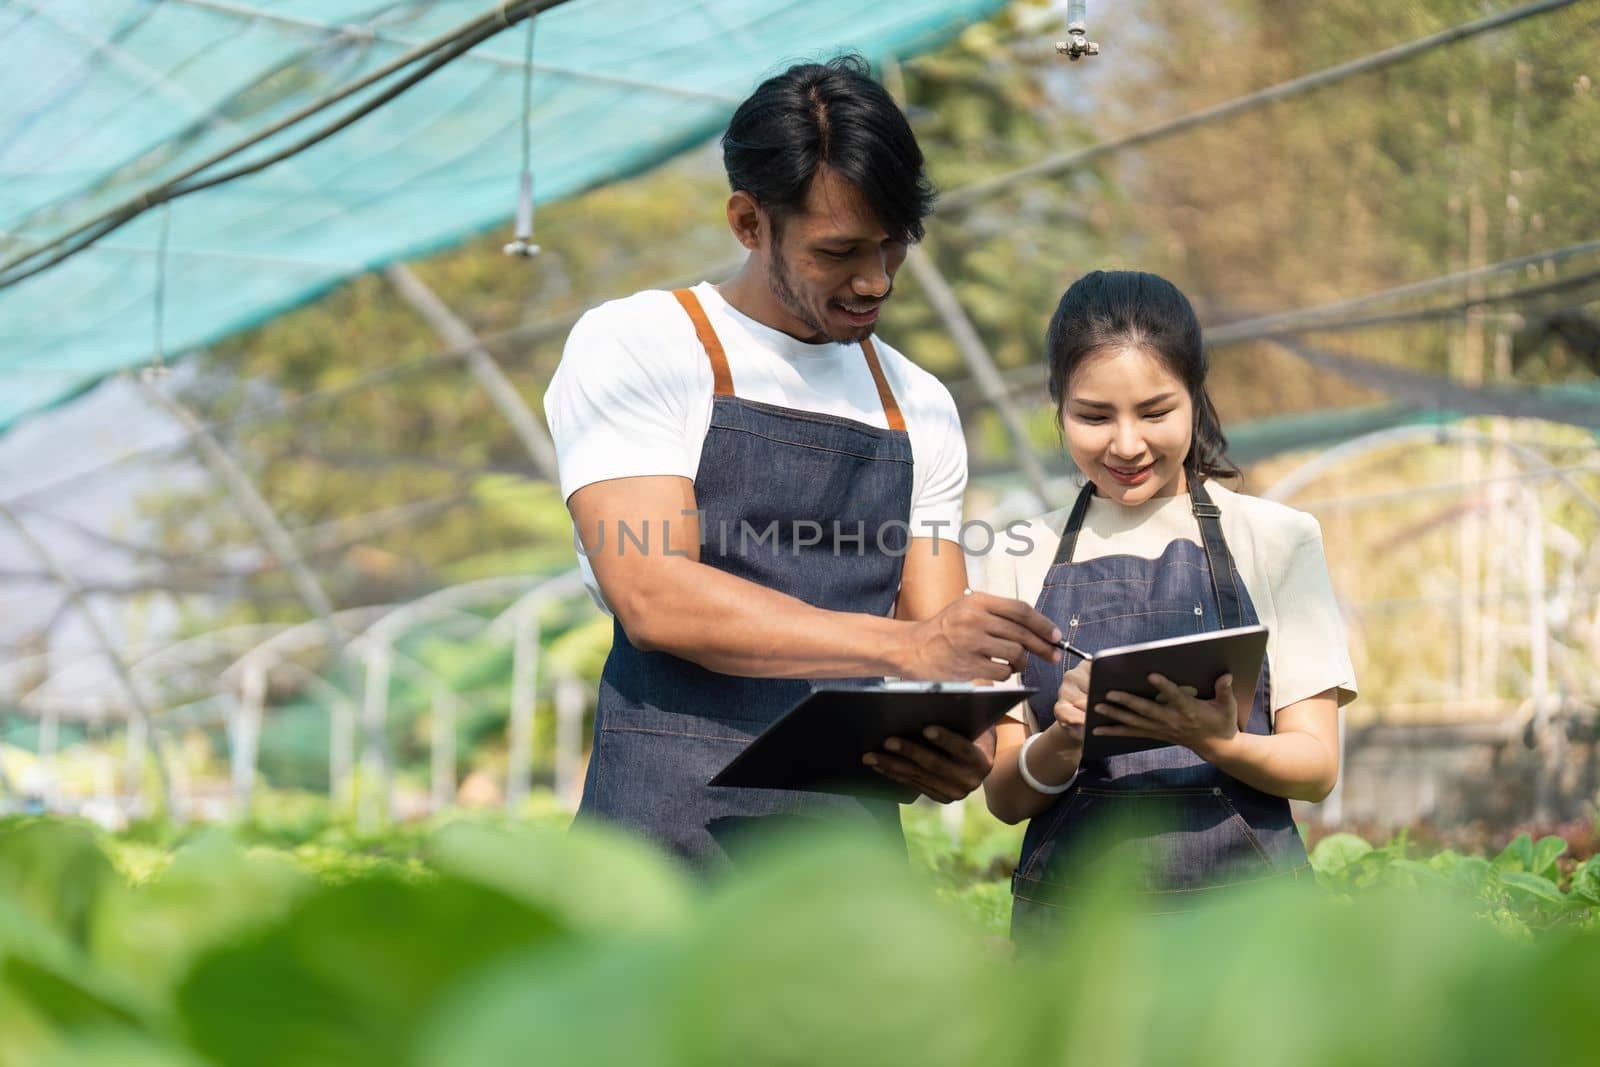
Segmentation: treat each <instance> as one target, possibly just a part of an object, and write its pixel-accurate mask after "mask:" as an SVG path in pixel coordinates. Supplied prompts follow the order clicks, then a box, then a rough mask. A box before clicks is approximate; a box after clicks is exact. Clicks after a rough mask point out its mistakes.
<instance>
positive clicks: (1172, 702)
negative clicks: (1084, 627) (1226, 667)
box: [1094, 674, 1239, 756]
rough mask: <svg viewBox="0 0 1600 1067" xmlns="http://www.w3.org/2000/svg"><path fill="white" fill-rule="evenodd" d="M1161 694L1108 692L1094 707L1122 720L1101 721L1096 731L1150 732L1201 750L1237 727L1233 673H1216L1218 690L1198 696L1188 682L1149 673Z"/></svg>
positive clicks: (1114, 733)
mask: <svg viewBox="0 0 1600 1067" xmlns="http://www.w3.org/2000/svg"><path fill="white" fill-rule="evenodd" d="M1149 678H1150V684H1151V685H1153V686H1155V688H1156V691H1157V693H1159V694H1160V696H1159V697H1158V699H1156V700H1146V699H1144V698H1143V697H1136V696H1134V695H1133V694H1132V693H1122V692H1118V691H1116V690H1113V691H1112V692H1109V693H1107V694H1106V703H1104V704H1097V705H1095V710H1096V711H1098V712H1099V713H1100V714H1101V715H1104V716H1105V717H1106V718H1108V719H1114V720H1116V721H1117V722H1119V723H1121V724H1122V725H1120V726H1100V727H1096V728H1095V731H1094V732H1095V734H1096V735H1097V736H1100V737H1149V738H1154V739H1155V740H1157V741H1166V742H1168V743H1169V744H1174V745H1183V746H1184V747H1185V748H1189V749H1193V750H1194V751H1195V752H1196V753H1198V754H1200V755H1202V756H1204V755H1205V754H1206V750H1207V749H1209V748H1211V747H1213V746H1215V745H1218V744H1222V743H1226V742H1228V741H1230V740H1232V739H1233V736H1234V735H1235V734H1237V733H1238V732H1239V704H1238V701H1237V700H1236V699H1235V698H1234V695H1233V676H1232V675H1228V674H1224V675H1223V676H1222V677H1221V678H1218V679H1217V695H1216V696H1215V697H1213V698H1212V699H1210V700H1201V699H1200V698H1199V697H1197V696H1195V691H1194V690H1193V689H1191V688H1189V687H1187V686H1183V687H1180V686H1177V685H1175V684H1173V683H1172V682H1170V681H1168V680H1167V679H1166V678H1164V677H1163V676H1161V675H1159V674H1152V675H1150V676H1149Z"/></svg>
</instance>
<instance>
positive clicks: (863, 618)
mask: <svg viewBox="0 0 1600 1067" xmlns="http://www.w3.org/2000/svg"><path fill="white" fill-rule="evenodd" d="M657 563H658V566H657V567H656V569H655V571H656V573H655V574H654V575H653V576H652V580H651V581H650V582H649V584H648V585H646V586H643V587H641V588H634V589H630V590H618V591H616V592H617V595H616V596H613V595H612V593H613V591H612V590H606V591H605V592H606V598H607V600H608V601H609V602H610V603H611V604H612V606H613V608H614V610H616V612H617V617H618V618H619V619H620V620H621V621H622V627H623V629H624V630H625V631H626V632H627V634H628V639H629V640H630V641H632V642H633V643H634V644H635V645H637V646H638V647H640V648H642V649H645V650H648V651H658V652H668V653H671V654H672V655H674V656H678V657H680V658H682V659H686V660H688V661H690V662H691V663H696V664H699V665H700V666H702V667H705V668H706V669H707V670H713V671H718V672H720V673H722V674H732V675H741V676H746V677H768V678H830V677H832V678H850V677H864V676H873V675H900V674H902V673H904V670H905V667H906V662H905V659H906V657H905V648H906V641H907V636H908V633H909V631H910V630H911V628H912V626H913V625H914V624H913V623H910V622H901V621H896V620H894V619H890V618H884V617H880V616H877V615H868V614H865V613H860V612H844V611H828V610H826V609H823V608H818V607H814V606H812V605H810V604H807V603H806V602H805V601H803V600H800V599H799V598H797V597H792V596H789V595H788V594H786V593H780V592H778V591H777V590H774V589H769V588H767V587H766V586H763V585H758V584H757V583H755V582H751V581H748V580H746V579H743V578H740V577H737V576H736V575H732V574H729V573H727V572H726V571H723V570H719V569H717V568H715V567H712V566H709V565H707V564H704V563H699V562H696V561H694V560H691V559H673V560H661V561H657Z"/></svg>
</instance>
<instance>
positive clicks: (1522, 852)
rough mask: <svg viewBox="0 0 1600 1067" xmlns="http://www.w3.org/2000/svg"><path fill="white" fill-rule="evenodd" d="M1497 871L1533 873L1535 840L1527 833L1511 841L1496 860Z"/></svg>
mask: <svg viewBox="0 0 1600 1067" xmlns="http://www.w3.org/2000/svg"><path fill="white" fill-rule="evenodd" d="M1494 865H1495V867H1496V869H1498V870H1502V871H1532V870H1534V866H1533V838H1532V837H1531V836H1529V835H1528V834H1527V833H1520V834H1518V835H1517V836H1516V837H1514V838H1512V839H1511V842H1510V843H1509V844H1507V845H1506V847H1505V848H1503V849H1501V850H1500V854H1499V855H1498V856H1496V857H1495V858H1494Z"/></svg>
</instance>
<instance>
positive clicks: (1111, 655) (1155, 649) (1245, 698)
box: [1083, 626, 1267, 761]
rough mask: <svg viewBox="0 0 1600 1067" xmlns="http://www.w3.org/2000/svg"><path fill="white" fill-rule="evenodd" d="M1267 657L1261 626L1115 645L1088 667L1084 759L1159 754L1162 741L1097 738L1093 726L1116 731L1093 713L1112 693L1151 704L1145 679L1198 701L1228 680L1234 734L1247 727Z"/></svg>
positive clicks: (1112, 721)
mask: <svg viewBox="0 0 1600 1067" xmlns="http://www.w3.org/2000/svg"><path fill="white" fill-rule="evenodd" d="M1266 654H1267V628H1266V627H1265V626H1237V627H1234V628H1232V629H1228V630H1210V631H1208V632H1206V633H1199V634H1189V635H1187V636H1184V637H1173V638H1169V639H1167V640H1165V641H1145V642H1143V643H1141V644H1137V645H1119V646H1117V647H1116V648H1108V649H1105V650H1104V651H1102V652H1097V653H1095V656H1094V659H1092V660H1091V661H1090V665H1089V703H1088V710H1087V712H1086V714H1085V716H1084V721H1083V759H1084V760H1085V761H1088V760H1097V759H1105V758H1106V757H1107V756H1125V755H1127V754H1129V753H1131V752H1145V751H1147V750H1149V749H1152V748H1163V747H1165V746H1166V745H1167V742H1165V741H1154V740H1150V739H1148V738H1143V737H1096V736H1095V733H1094V731H1095V727H1097V726H1120V725H1122V724H1121V723H1119V722H1117V721H1116V720H1115V719H1108V718H1106V717H1105V716H1103V715H1101V714H1099V713H1098V712H1096V711H1095V710H1094V708H1095V705H1096V704H1103V703H1105V699H1106V694H1107V693H1109V692H1111V691H1112V690H1116V691H1118V692H1121V693H1132V694H1133V695H1135V696H1142V697H1145V698H1147V699H1149V700H1154V699H1155V698H1156V690H1155V687H1154V686H1152V685H1151V684H1150V683H1149V682H1147V681H1145V678H1146V677H1147V676H1148V675H1151V674H1160V675H1163V676H1165V677H1167V678H1170V679H1171V680H1172V681H1174V682H1176V683H1177V684H1178V685H1188V686H1193V687H1194V688H1195V689H1196V690H1198V691H1199V694H1198V695H1199V696H1200V699H1202V700H1210V699H1211V698H1212V697H1214V696H1216V694H1217V691H1216V682H1217V679H1218V678H1220V677H1222V676H1223V675H1224V674H1231V675H1233V692H1234V695H1235V696H1236V697H1237V698H1238V700H1239V719H1240V722H1239V729H1241V730H1242V729H1244V726H1245V723H1246V722H1248V721H1249V716H1250V705H1251V702H1252V700H1253V699H1254V697H1255V692H1256V682H1257V680H1258V679H1259V678H1260V677H1261V663H1262V661H1263V660H1264V659H1265V658H1266Z"/></svg>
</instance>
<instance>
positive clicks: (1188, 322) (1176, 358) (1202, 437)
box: [1044, 270, 1239, 478]
mask: <svg viewBox="0 0 1600 1067" xmlns="http://www.w3.org/2000/svg"><path fill="white" fill-rule="evenodd" d="M1044 343H1045V359H1046V360H1047V361H1048V362H1049V365H1050V399H1051V400H1053V401H1055V405H1056V413H1057V415H1058V416H1059V415H1060V414H1061V412H1062V410H1063V408H1064V407H1065V405H1066V399H1067V384H1068V383H1069V382H1070V381H1071V380H1072V374H1073V372H1074V371H1076V370H1077V369H1078V367H1079V365H1080V364H1082V363H1083V361H1084V360H1085V359H1086V358H1088V357H1089V356H1091V355H1093V354H1094V353H1095V352H1098V351H1100V350H1101V349H1105V348H1120V347H1123V346H1125V345H1132V346H1135V347H1138V348H1143V349H1145V350H1147V351H1149V352H1153V353H1155V354H1156V356H1157V358H1159V359H1160V360H1161V362H1162V363H1163V364H1164V365H1165V366H1166V368H1167V369H1168V370H1170V371H1171V372H1172V373H1173V374H1174V375H1176V376H1177V377H1178V379H1179V380H1180V381H1182V382H1183V384H1184V386H1185V387H1186V388H1187V389H1188V390H1189V398H1190V400H1191V401H1193V403H1194V412H1195V427H1194V442H1193V443H1192V444H1191V445H1190V446H1189V454H1188V455H1187V456H1186V457H1184V461H1183V464H1184V466H1185V467H1188V468H1189V469H1190V470H1192V471H1197V472H1199V473H1200V474H1205V475H1210V476H1212V477H1221V478H1237V477H1239V468H1238V467H1236V466H1234V464H1233V461H1232V460H1230V459H1228V439H1227V438H1226V437H1225V436H1223V433H1222V423H1221V422H1220V421H1219V420H1218V419H1217V409H1216V408H1215V407H1213V406H1212V403H1211V397H1210V395H1209V394H1208V393H1207V392H1206V370H1207V360H1206V351H1205V348H1204V346H1203V345H1202V344H1201V339H1200V320H1199V319H1198V318H1196V317H1195V313H1194V308H1193V307H1191V306H1190V304H1189V299H1188V298H1187V297H1185V296H1184V295H1183V293H1181V292H1179V291H1178V287H1177V286H1176V285H1173V284H1172V283H1171V282H1169V281H1167V280H1166V279H1165V278H1161V277H1158V276H1157V275H1154V274H1146V273H1145V272H1143V271H1135V270H1113V271H1104V270H1097V271H1094V272H1093V273H1090V274H1085V275H1084V276H1083V277H1081V278H1079V279H1078V280H1077V281H1075V282H1073V283H1072V285H1071V286H1070V287H1069V288H1068V289H1067V291H1066V292H1065V293H1063V294H1062V296H1061V302H1060V303H1059V304H1057V305H1056V313H1055V315H1054V316H1052V317H1051V319H1050V329H1049V330H1048V331H1047V332H1046V334H1045V342H1044Z"/></svg>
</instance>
